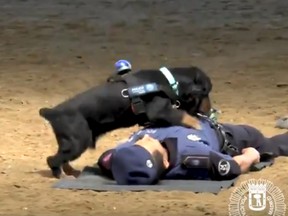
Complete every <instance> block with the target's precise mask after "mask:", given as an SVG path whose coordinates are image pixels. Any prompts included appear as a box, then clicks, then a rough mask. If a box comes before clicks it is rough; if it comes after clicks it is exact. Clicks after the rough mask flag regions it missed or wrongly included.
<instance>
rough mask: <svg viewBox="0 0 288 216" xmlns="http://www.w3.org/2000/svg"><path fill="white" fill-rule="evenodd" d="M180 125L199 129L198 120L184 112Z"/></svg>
mask: <svg viewBox="0 0 288 216" xmlns="http://www.w3.org/2000/svg"><path fill="white" fill-rule="evenodd" d="M181 123H182V124H184V125H187V126H189V127H192V128H195V129H198V130H200V129H201V126H200V123H199V120H198V119H197V118H196V117H193V116H191V115H189V114H188V113H186V112H184V115H183V117H182V121H181Z"/></svg>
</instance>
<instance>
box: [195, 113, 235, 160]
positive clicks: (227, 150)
mask: <svg viewBox="0 0 288 216" xmlns="http://www.w3.org/2000/svg"><path fill="white" fill-rule="evenodd" d="M197 115H198V116H199V117H201V118H204V119H205V120H206V121H208V122H209V123H210V125H211V126H212V127H213V128H214V129H215V131H216V133H217V136H218V140H219V144H220V152H221V153H223V154H228V155H230V156H231V157H233V156H235V155H238V154H239V149H238V148H237V147H236V146H234V145H232V140H231V139H230V138H229V137H228V136H227V133H226V132H225V130H224V128H223V127H222V125H221V124H219V123H217V122H216V121H213V120H212V119H210V118H209V117H207V116H206V115H203V114H200V113H197Z"/></svg>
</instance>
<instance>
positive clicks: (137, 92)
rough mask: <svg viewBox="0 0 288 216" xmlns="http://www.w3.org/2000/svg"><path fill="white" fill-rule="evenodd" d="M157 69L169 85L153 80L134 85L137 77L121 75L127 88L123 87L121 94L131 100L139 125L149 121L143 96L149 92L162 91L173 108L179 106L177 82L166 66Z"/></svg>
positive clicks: (147, 123) (144, 124) (146, 123)
mask: <svg viewBox="0 0 288 216" xmlns="http://www.w3.org/2000/svg"><path fill="white" fill-rule="evenodd" d="M159 71H160V72H161V73H162V74H163V75H164V76H165V78H166V79H167V80H168V82H169V86H166V85H159V84H157V83H155V82H151V83H146V84H142V85H135V83H137V81H138V80H137V78H135V77H134V76H122V77H121V79H123V80H124V81H125V82H126V83H127V85H128V88H127V89H123V90H122V91H121V94H122V96H123V97H125V98H129V99H130V101H131V109H132V111H133V112H134V114H135V115H136V116H137V118H138V122H139V125H142V126H147V125H149V123H150V121H149V119H148V117H147V115H146V107H145V101H144V100H143V96H146V95H149V94H157V93H160V92H161V93H164V94H165V95H166V96H167V97H168V98H169V99H170V100H171V102H172V104H173V105H172V106H173V107H174V108H178V107H179V101H178V95H179V90H178V85H179V84H178V82H177V81H176V80H175V78H174V76H173V75H172V74H171V72H170V71H169V70H168V69H167V68H166V67H162V68H160V69H159Z"/></svg>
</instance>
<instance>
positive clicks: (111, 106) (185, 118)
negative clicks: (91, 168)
mask: <svg viewBox="0 0 288 216" xmlns="http://www.w3.org/2000/svg"><path fill="white" fill-rule="evenodd" d="M169 71H170V72H171V74H173V76H174V78H175V80H177V82H178V86H177V90H178V95H176V94H174V95H173V93H174V92H173V91H171V89H172V88H170V85H169V82H168V80H167V79H166V77H165V76H164V75H163V74H162V73H161V72H160V71H159V70H141V71H138V72H135V73H130V74H127V75H125V78H123V79H122V78H120V79H118V80H117V79H116V80H113V79H110V81H108V82H106V83H104V84H102V85H99V86H96V87H93V88H91V89H89V90H87V91H85V92H83V93H81V94H78V95H76V96H75V97H73V98H71V99H68V100H67V101H64V102H62V103H60V104H59V105H57V106H55V107H54V108H41V109H40V110H39V114H40V116H42V117H43V118H45V119H46V120H47V121H49V123H50V124H51V126H52V128H53V131H54V134H55V137H56V139H57V142H58V152H57V153H56V154H55V155H54V156H49V157H47V163H48V166H49V167H50V168H51V170H52V173H53V176H54V177H56V178H60V175H61V168H63V171H64V172H65V173H66V174H67V175H74V176H76V175H77V174H79V171H76V170H74V169H73V168H72V167H71V166H70V165H69V161H73V160H75V159H77V158H78V157H80V155H81V154H82V153H83V152H85V151H86V150H87V149H88V148H92V149H93V148H95V146H96V141H97V139H98V138H99V137H100V136H101V135H103V134H105V133H106V132H109V131H112V130H115V129H118V128H125V127H131V126H133V125H135V124H139V125H145V123H149V124H150V126H153V125H154V126H157V127H159V126H169V125H182V126H187V127H194V128H199V124H198V121H197V118H195V117H193V116H192V115H193V114H195V113H196V112H202V113H208V112H209V111H210V108H211V105H210V100H209V93H210V91H211V89H212V84H211V81H210V78H209V77H208V76H207V75H206V74H205V73H204V72H203V71H202V70H200V69H199V68H197V67H186V68H170V69H169ZM118 78H119V77H118ZM127 80H130V81H129V82H130V83H128V84H127V82H128V81H127ZM131 80H132V83H131ZM151 82H152V83H157V85H158V86H162V87H164V88H163V89H164V90H163V89H162V90H160V91H158V92H154V93H150V94H144V95H141V96H139V97H138V98H137V99H138V101H136V102H135V101H133V103H132V100H131V98H128V97H126V95H125V94H124V92H125V91H126V92H127V88H128V87H131V86H128V85H133V86H141V85H144V84H147V83H151ZM142 87H143V86H142ZM136 89H137V88H136ZM165 89H166V90H165ZM134 90H135V89H134ZM171 95H172V96H171ZM175 95H176V97H175ZM173 97H174V98H173ZM172 98H173V99H172ZM138 102H140V105H141V106H140V109H139V107H138V108H137V106H138V104H139V103H138ZM173 104H174V106H173ZM175 104H177V105H178V106H177V108H175ZM139 110H140V111H139ZM143 114H144V115H143ZM145 118H146V119H145Z"/></svg>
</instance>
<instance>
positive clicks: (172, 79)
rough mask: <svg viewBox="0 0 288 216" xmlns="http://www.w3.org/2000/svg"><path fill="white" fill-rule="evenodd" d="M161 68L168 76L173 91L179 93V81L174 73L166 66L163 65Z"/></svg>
mask: <svg viewBox="0 0 288 216" xmlns="http://www.w3.org/2000/svg"><path fill="white" fill-rule="evenodd" d="M159 70H160V71H161V73H162V74H163V75H164V76H165V77H166V79H167V80H168V82H169V84H170V86H171V88H172V89H173V91H174V92H175V94H176V95H179V90H178V85H179V83H178V82H177V81H176V80H175V78H174V76H173V75H172V73H171V72H170V71H169V70H168V68H166V67H161V68H160V69H159Z"/></svg>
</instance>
